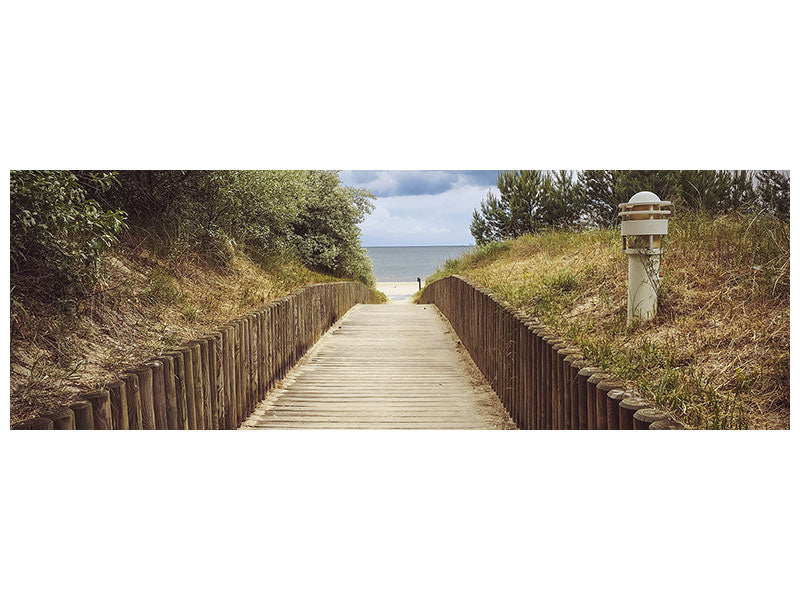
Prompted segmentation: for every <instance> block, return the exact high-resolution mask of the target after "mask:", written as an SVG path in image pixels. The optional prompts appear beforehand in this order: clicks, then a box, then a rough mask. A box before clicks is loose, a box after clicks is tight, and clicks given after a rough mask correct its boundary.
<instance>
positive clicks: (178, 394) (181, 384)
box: [166, 350, 189, 431]
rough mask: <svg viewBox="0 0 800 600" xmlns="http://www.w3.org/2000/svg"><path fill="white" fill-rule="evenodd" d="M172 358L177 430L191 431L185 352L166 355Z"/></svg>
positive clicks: (176, 351) (171, 352) (174, 351)
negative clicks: (187, 401) (187, 400)
mask: <svg viewBox="0 0 800 600" xmlns="http://www.w3.org/2000/svg"><path fill="white" fill-rule="evenodd" d="M166 356H169V357H170V358H172V376H173V387H174V388H175V428H176V429H180V430H183V431H185V430H186V429H189V410H188V408H187V406H186V365H185V364H184V362H183V352H181V351H180V350H172V351H170V352H167V353H166Z"/></svg>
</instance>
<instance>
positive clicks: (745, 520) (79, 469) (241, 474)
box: [0, 1, 798, 599]
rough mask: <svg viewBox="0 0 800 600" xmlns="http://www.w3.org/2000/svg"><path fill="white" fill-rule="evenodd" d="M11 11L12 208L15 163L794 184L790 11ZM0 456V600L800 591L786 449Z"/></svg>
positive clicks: (702, 446) (793, 445)
mask: <svg viewBox="0 0 800 600" xmlns="http://www.w3.org/2000/svg"><path fill="white" fill-rule="evenodd" d="M2 17H3V18H2V21H3V23H4V30H5V31H4V33H3V36H2V44H3V50H4V52H3V63H4V69H3V71H4V74H5V75H4V79H5V83H6V86H5V91H4V93H3V97H2V102H3V105H4V111H3V115H4V118H3V123H4V124H3V131H2V140H3V144H2V145H3V149H2V151H3V176H4V177H5V178H6V181H5V183H6V188H5V189H6V190H7V189H8V185H7V184H8V180H7V177H8V170H9V169H24V168H98V169H114V168H127V169H130V168H341V169H422V168H429V169H453V168H457V169H494V168H779V169H791V168H792V167H795V166H797V139H798V136H797V134H798V130H797V109H796V107H797V103H798V97H797V88H796V84H797V68H796V67H797V65H796V63H795V62H792V61H791V59H790V56H796V55H797V50H798V48H797V42H796V39H797V20H796V13H795V9H794V8H793V7H792V6H791V4H790V3H783V2H773V1H762V2H760V3H758V4H753V3H744V2H725V3H723V2H697V1H694V2H686V1H678V2H672V3H669V4H665V3H658V4H647V5H645V4H644V3H641V2H606V3H592V2H560V3H558V4H556V3H552V4H547V5H543V4H535V3H513V2H502V1H495V2H492V3H487V2H483V3H469V2H458V3H456V2H439V3H434V2H430V1H428V2H419V1H411V2H405V3H391V4H380V3H376V2H337V3H321V2H316V3H308V2H306V3H300V2H295V3H291V5H290V4H289V3H283V4H281V5H277V6H276V5H270V4H263V3H255V2H252V3H251V2H227V3H225V4H220V3H209V2H192V3H189V2H182V3H179V2H171V3H165V2H139V3H136V4H125V5H119V6H112V5H110V4H108V3H106V2H72V3H55V2H27V3H14V4H13V5H9V6H7V7H5V8H4V9H3V15H2ZM3 211H4V213H3V217H4V222H5V223H8V213H7V211H8V205H7V204H6V205H4V206H3ZM3 235H4V240H5V241H4V245H3V250H4V252H7V248H8V238H7V236H8V229H7V226H6V228H5V229H4V230H3ZM2 268H3V275H4V278H5V281H6V282H8V271H7V268H8V257H7V255H6V259H5V260H4V261H3V262H2ZM793 295H794V294H793ZM3 311H4V313H3V314H4V316H5V318H6V323H8V299H7V297H3ZM6 331H8V330H7V329H6ZM6 335H8V334H7V333H6ZM3 352H4V357H5V359H6V360H8V341H6V343H5V344H4V345H3ZM6 364H8V363H6ZM794 370H795V369H793V371H794ZM6 373H7V372H6ZM4 377H7V375H4ZM4 384H5V388H4V389H6V390H8V381H7V379H6V380H5V381H4ZM0 435H1V436H2V437H0V443H2V450H0V452H1V453H2V454H1V456H2V465H3V466H2V479H0V480H1V481H3V483H4V484H5V485H4V488H5V490H4V493H3V495H2V500H1V501H0V502H2V506H0V515H2V516H1V517H0V518H2V523H3V526H2V536H1V537H2V539H3V541H2V551H3V555H4V556H3V559H2V561H0V569H2V577H0V581H2V582H3V583H2V586H3V587H4V588H7V589H8V592H7V593H6V594H4V595H5V597H9V598H15V599H17V598H52V597H57V598H72V597H76V598H83V599H87V598H109V597H113V598H141V597H143V596H148V597H154V598H161V597H191V598H219V597H231V598H240V597H244V596H248V597H265V596H267V595H274V596H275V597H278V598H295V597H298V598H299V597H303V598H329V597H347V598H419V597H422V598H443V597H448V598H449V597H452V598H465V597H466V598H494V597H497V598H508V597H529V596H533V595H540V596H541V597H543V598H553V597H598V596H613V597H615V598H640V597H648V598H661V597H663V598H671V599H674V598H675V597H704V598H708V597H725V598H740V597H741V598H752V597H765V598H778V597H788V596H790V595H794V594H796V592H797V586H796V576H795V575H794V574H793V572H792V571H793V570H794V571H796V563H797V552H796V546H797V536H798V527H797V506H798V497H797V461H796V458H794V459H792V458H791V457H792V456H795V457H796V456H797V449H798V448H797V436H796V435H795V432H742V433H737V432H726V433H714V432H704V433H691V432H686V433H674V432H673V433H669V434H663V435H661V434H659V435H654V436H638V435H634V434H624V433H620V434H602V433H597V432H595V433H592V432H583V433H564V432H562V433H558V432H517V433H510V432H506V433H496V432H475V433H473V432H449V433H448V432H436V433H426V432H410V433H403V432H388V433H386V432H332V433H316V432H300V433H286V432H278V433H275V434H268V435H267V434H260V433H249V434H247V435H241V434H235V433H232V432H229V433H227V432H226V433H215V434H208V433H206V434H204V433H202V432H193V433H186V434H179V433H160V434H159V433H139V434H119V433H117V434H113V433H112V434H107V435H104V434H102V433H98V434H63V433H59V432H51V433H43V432H40V433H37V432H26V433H22V432H9V431H6V430H3V429H2V428H0ZM792 589H794V590H795V592H794V593H792V592H791V590H792Z"/></svg>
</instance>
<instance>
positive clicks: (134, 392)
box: [122, 372, 142, 429]
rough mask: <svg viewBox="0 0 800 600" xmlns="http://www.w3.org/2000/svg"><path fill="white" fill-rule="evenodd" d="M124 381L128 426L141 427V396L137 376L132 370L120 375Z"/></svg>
mask: <svg viewBox="0 0 800 600" xmlns="http://www.w3.org/2000/svg"><path fill="white" fill-rule="evenodd" d="M122 380H123V381H124V382H125V399H126V400H127V402H128V428H129V429H142V396H141V391H140V390H139V377H138V376H137V375H136V373H134V372H128V373H125V374H123V375H122Z"/></svg>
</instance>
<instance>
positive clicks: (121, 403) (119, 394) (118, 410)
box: [106, 379, 130, 429]
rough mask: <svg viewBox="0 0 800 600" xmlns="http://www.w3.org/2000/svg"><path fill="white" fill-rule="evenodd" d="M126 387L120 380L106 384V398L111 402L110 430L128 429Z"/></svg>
mask: <svg viewBox="0 0 800 600" xmlns="http://www.w3.org/2000/svg"><path fill="white" fill-rule="evenodd" d="M127 388H128V386H127V385H126V383H125V381H124V380H122V379H117V380H115V381H110V382H109V383H107V384H106V389H107V390H108V397H109V399H110V400H111V428H112V429H130V425H129V420H128V417H129V415H128V389H127Z"/></svg>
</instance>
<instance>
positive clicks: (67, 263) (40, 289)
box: [11, 171, 126, 300]
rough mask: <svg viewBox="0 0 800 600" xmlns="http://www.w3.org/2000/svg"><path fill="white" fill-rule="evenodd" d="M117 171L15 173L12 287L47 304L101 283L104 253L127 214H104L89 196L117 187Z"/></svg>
mask: <svg viewBox="0 0 800 600" xmlns="http://www.w3.org/2000/svg"><path fill="white" fill-rule="evenodd" d="M116 181H117V180H116V178H115V176H114V174H113V173H102V174H97V173H85V174H82V175H81V176H79V175H78V174H75V173H72V172H70V171H12V172H11V285H12V288H13V290H14V291H15V293H25V294H29V295H36V296H38V297H41V298H44V299H46V300H51V299H63V298H66V297H70V296H72V295H75V294H79V293H81V292H82V291H85V290H86V289H87V288H89V287H90V286H91V285H92V284H94V283H95V282H96V281H97V277H98V275H99V267H100V260H101V256H102V254H103V252H104V251H105V250H107V249H108V248H109V247H110V246H111V245H112V244H113V243H114V242H116V241H117V236H118V235H119V233H120V232H121V231H122V230H123V229H124V228H125V217H126V215H125V213H124V212H123V211H121V210H102V209H101V207H100V206H99V205H98V203H97V202H96V201H95V200H94V199H93V198H91V197H90V196H89V192H94V193H98V192H100V193H102V192H104V191H107V190H109V189H110V188H111V187H112V186H113V185H115V184H116Z"/></svg>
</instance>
